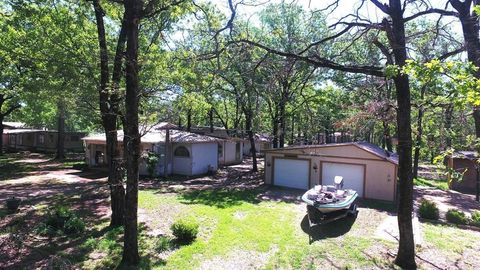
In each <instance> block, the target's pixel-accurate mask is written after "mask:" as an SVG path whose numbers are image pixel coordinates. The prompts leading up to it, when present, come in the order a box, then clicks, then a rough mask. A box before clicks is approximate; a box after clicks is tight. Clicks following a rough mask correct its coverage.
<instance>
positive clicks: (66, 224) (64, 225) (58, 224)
mask: <svg viewBox="0 0 480 270" xmlns="http://www.w3.org/2000/svg"><path fill="white" fill-rule="evenodd" d="M36 231H37V233H38V234H41V235H49V236H53V235H61V234H63V233H65V234H74V233H80V232H83V231H85V223H84V222H83V220H82V219H80V218H79V217H77V216H76V215H75V213H73V212H72V211H71V210H70V209H68V207H66V206H63V205H57V206H55V207H53V208H51V209H49V210H48V212H47V214H46V218H45V222H44V223H41V224H40V225H39V226H38V227H37V230H36Z"/></svg>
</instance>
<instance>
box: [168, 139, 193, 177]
mask: <svg viewBox="0 0 480 270" xmlns="http://www.w3.org/2000/svg"><path fill="white" fill-rule="evenodd" d="M180 146H184V147H186V148H187V149H188V152H189V153H190V155H189V157H176V156H175V154H173V155H172V158H173V165H172V173H173V174H181V175H192V145H191V144H178V143H174V144H173V149H172V153H174V152H175V149H176V148H177V147H180Z"/></svg>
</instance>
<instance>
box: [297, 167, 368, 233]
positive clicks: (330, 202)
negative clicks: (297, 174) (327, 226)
mask: <svg viewBox="0 0 480 270" xmlns="http://www.w3.org/2000/svg"><path fill="white" fill-rule="evenodd" d="M357 197H358V193H357V192H356V191H355V190H353V189H343V177H341V176H335V178H334V185H317V186H315V187H314V188H312V189H310V190H308V191H307V192H305V194H303V196H302V200H303V201H304V202H305V203H306V204H307V213H308V216H309V219H310V221H311V222H310V224H311V225H313V224H323V223H327V222H330V221H333V220H337V219H339V218H342V217H345V216H347V215H352V216H356V215H357V213H358V211H357V206H356V204H355V200H356V199H357Z"/></svg>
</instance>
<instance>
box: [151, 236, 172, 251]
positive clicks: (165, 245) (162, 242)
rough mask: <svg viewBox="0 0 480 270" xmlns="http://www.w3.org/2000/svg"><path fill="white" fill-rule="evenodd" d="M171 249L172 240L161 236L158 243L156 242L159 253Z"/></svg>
mask: <svg viewBox="0 0 480 270" xmlns="http://www.w3.org/2000/svg"><path fill="white" fill-rule="evenodd" d="M169 248H170V239H169V238H168V237H165V236H160V237H159V238H158V239H157V240H156V241H155V250H156V251H158V252H163V251H165V250H168V249H169Z"/></svg>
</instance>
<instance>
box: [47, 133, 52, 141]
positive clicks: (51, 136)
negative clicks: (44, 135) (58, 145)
mask: <svg viewBox="0 0 480 270" xmlns="http://www.w3.org/2000/svg"><path fill="white" fill-rule="evenodd" d="M48 137H49V138H50V142H53V134H50V136H48Z"/></svg>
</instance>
